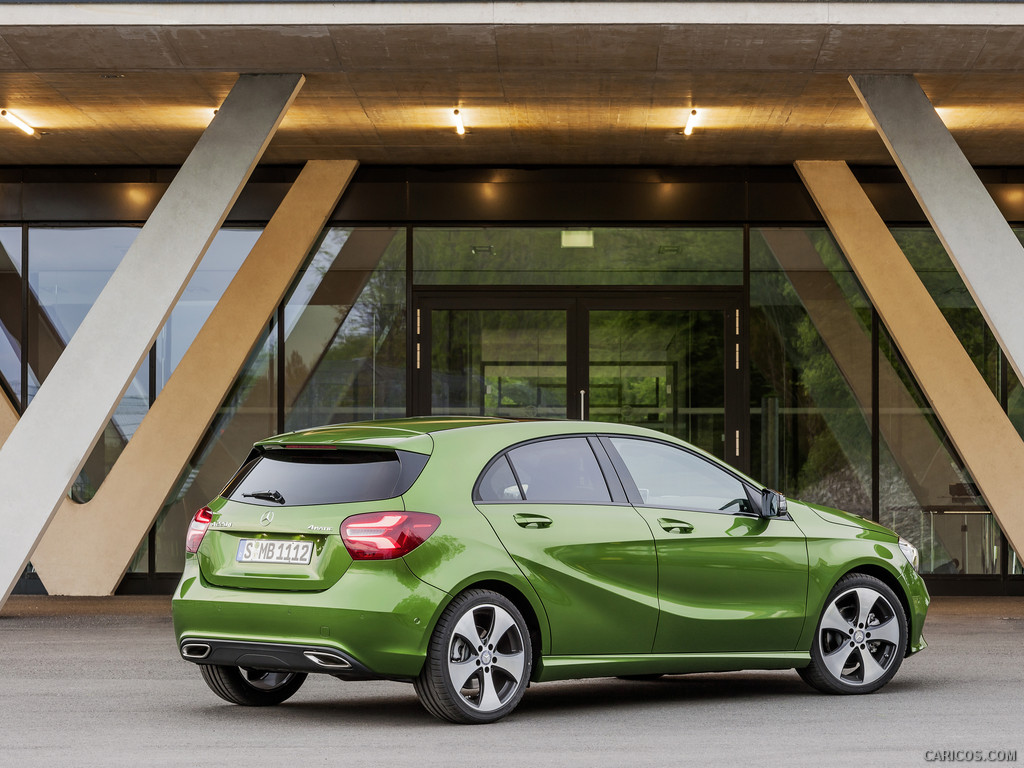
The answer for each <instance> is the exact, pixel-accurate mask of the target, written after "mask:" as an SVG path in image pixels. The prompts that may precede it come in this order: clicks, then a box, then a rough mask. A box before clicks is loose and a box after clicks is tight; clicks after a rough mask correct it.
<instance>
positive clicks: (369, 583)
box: [171, 558, 448, 679]
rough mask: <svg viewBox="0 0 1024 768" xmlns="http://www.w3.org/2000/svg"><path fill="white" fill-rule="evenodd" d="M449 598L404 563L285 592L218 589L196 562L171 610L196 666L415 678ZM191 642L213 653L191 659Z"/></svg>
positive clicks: (371, 565) (369, 567)
mask: <svg viewBox="0 0 1024 768" xmlns="http://www.w3.org/2000/svg"><path fill="white" fill-rule="evenodd" d="M447 600H448V595H447V594H446V593H444V592H442V591H441V590H439V589H436V588H435V587H432V586H430V585H429V584H426V583H424V582H423V581H421V580H420V579H418V578H417V577H416V576H414V575H413V574H412V572H411V571H410V570H409V568H408V566H407V565H406V564H405V562H404V561H402V560H393V561H374V562H367V563H355V564H353V566H352V567H351V568H349V569H348V571H347V572H346V573H345V575H344V577H342V578H341V579H340V580H339V581H338V582H337V583H336V584H334V585H333V586H332V587H330V588H329V589H326V590H323V591H319V592H306V591H295V592H285V591H271V590H257V589H236V588H232V587H219V586H216V585H212V584H209V583H208V582H206V581H205V580H204V579H203V578H202V575H201V574H200V571H199V567H198V565H196V561H195V559H194V558H188V559H187V560H186V562H185V572H184V573H183V575H182V579H181V582H180V583H179V584H178V588H177V590H176V591H175V593H174V599H173V601H172V604H171V605H172V614H173V618H174V632H175V636H176V638H177V641H178V648H179V652H182V658H184V659H186V660H187V661H191V662H193V663H200V664H223V665H226V666H228V665H230V666H243V667H252V668H260V669H280V670H288V671H301V672H321V673H326V674H332V675H337V676H345V675H348V676H352V677H356V676H358V677H361V678H363V679H365V678H388V679H412V678H415V677H416V676H417V675H418V674H419V672H420V670H421V669H422V667H423V660H424V658H425V657H426V650H427V643H428V642H429V640H430V633H431V631H432V630H433V627H434V624H435V622H436V620H437V617H438V615H439V614H440V612H441V609H442V608H443V606H444V605H445V604H446V603H447ZM190 644H191V645H192V646H200V645H206V646H208V647H209V653H207V654H203V653H202V650H203V649H202V648H198V647H197V648H195V649H193V650H192V651H191V652H190V653H185V651H188V650H189V646H190ZM307 652H314V653H316V652H320V653H324V654H328V655H330V654H333V655H334V656H335V657H336V658H338V659H341V660H344V662H346V663H348V664H349V665H350V668H345V667H343V666H342V667H337V668H335V667H331V666H328V665H324V664H318V663H317V661H316V660H314V659H312V658H310V656H308V655H307ZM327 658H328V656H325V657H324V659H327Z"/></svg>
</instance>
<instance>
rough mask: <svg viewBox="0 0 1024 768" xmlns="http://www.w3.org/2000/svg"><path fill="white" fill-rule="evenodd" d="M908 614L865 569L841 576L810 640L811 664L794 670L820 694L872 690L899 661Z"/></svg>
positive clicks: (881, 583)
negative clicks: (864, 571)
mask: <svg viewBox="0 0 1024 768" xmlns="http://www.w3.org/2000/svg"><path fill="white" fill-rule="evenodd" d="M906 648H907V617H906V613H905V612H904V610H903V605H902V603H900V601H899V598H898V597H896V593H894V592H893V591H892V589H890V588H889V587H888V586H887V585H886V584H884V583H883V582H881V581H879V580H878V579H876V578H874V577H873V576H868V575H866V574H861V573H855V574H850V575H849V576H844V577H843V578H842V579H840V580H839V582H838V583H837V584H836V585H835V587H833V589H832V591H831V592H830V593H829V596H828V599H827V600H826V601H825V608H824V610H823V611H822V612H821V618H820V619H819V620H818V626H817V628H816V629H815V632H814V642H813V644H812V645H811V664H810V666H808V667H804V668H803V669H798V670H797V672H799V673H800V677H802V678H803V679H804V681H805V682H806V683H808V684H809V685H811V686H813V687H814V688H817V689H818V690H819V691H822V692H824V693H871V692H872V691H877V690H878V689H879V688H881V687H882V686H883V685H885V684H886V683H888V682H889V681H890V680H891V679H892V677H893V675H895V674H896V670H898V669H899V668H900V664H901V663H902V662H903V656H904V655H905V653H906Z"/></svg>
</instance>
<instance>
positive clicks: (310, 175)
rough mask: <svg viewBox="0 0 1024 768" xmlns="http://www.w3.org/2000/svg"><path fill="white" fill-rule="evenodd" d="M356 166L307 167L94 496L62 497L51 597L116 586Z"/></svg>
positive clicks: (46, 552) (47, 571)
mask: <svg viewBox="0 0 1024 768" xmlns="http://www.w3.org/2000/svg"><path fill="white" fill-rule="evenodd" d="M356 166H357V163H356V162H355V161H351V160H336V161H329V160H320V161H312V162H310V163H307V164H306V167H305V168H304V169H303V171H302V173H300V174H299V177H298V179H296V181H295V183H294V184H293V185H292V188H291V189H290V190H289V191H288V194H287V195H286V196H285V199H284V200H283V201H282V203H281V206H280V207H279V208H278V210H277V211H276V213H275V214H274V217H273V218H272V219H271V220H270V223H269V224H267V227H266V229H264V230H263V234H262V235H261V236H260V239H259V240H258V241H257V242H256V245H255V246H253V249H252V251H251V253H250V254H249V256H248V257H247V258H246V260H245V262H244V263H243V264H242V266H241V267H240V268H239V270H238V273H237V274H236V275H235V277H234V279H233V280H232V281H231V284H230V285H229V286H228V287H227V290H225V292H224V295H223V296H222V297H221V300H220V301H219V302H218V303H217V306H216V307H215V308H214V310H213V312H212V313H211V314H210V317H209V318H208V319H207V321H206V323H204V325H203V327H202V329H201V330H200V331H199V334H198V335H197V336H196V338H195V341H193V342H192V345H191V346H190V347H189V348H188V351H187V352H186V353H185V356H184V357H183V358H182V360H181V362H180V363H178V366H177V367H176V368H175V369H174V373H173V374H172V375H171V378H170V379H169V380H168V382H167V385H166V386H165V387H164V388H163V390H162V391H161V392H160V396H159V397H157V399H156V402H155V403H154V404H153V407H152V408H150V410H149V413H147V414H146V417H145V418H144V419H143V421H142V424H140V425H139V428H138V430H136V432H135V435H134V437H132V439H131V440H130V441H129V442H128V445H127V446H126V447H125V449H124V452H123V453H122V454H121V456H120V457H119V458H118V460H117V463H115V464H114V466H113V467H112V468H111V471H110V472H109V474H108V475H107V478H106V480H104V482H103V484H102V485H101V486H100V488H99V490H98V491H97V492H96V495H95V496H94V497H93V499H92V500H91V501H89V502H88V503H87V504H76V503H75V502H74V501H72V500H71V499H65V500H64V502H63V504H62V505H61V508H60V510H59V512H58V513H57V515H56V517H54V519H53V521H52V522H51V523H50V526H49V528H47V530H46V533H45V534H44V535H43V538H42V540H41V541H40V542H39V545H38V546H37V547H36V550H35V552H34V553H33V555H32V565H33V566H34V567H35V569H36V572H37V573H38V574H39V578H40V580H41V581H42V582H43V585H44V586H45V587H46V590H47V592H49V593H50V594H51V595H109V594H112V593H113V592H114V590H115V589H117V585H118V584H119V583H120V582H121V579H122V577H123V576H124V573H125V570H126V569H127V568H128V565H129V564H130V563H131V560H132V557H133V556H134V555H135V552H136V551H137V550H138V548H139V545H140V544H141V543H142V541H143V539H144V538H145V537H146V534H147V533H148V531H149V529H150V527H151V526H152V525H153V523H154V521H155V520H156V517H157V515H158V514H159V512H160V510H161V509H162V508H163V504H164V501H165V499H166V498H167V496H168V494H169V493H170V492H171V491H172V490H173V489H174V486H175V483H177V481H178V478H179V477H180V476H181V471H182V468H183V467H184V466H185V465H186V464H187V463H188V460H189V458H190V457H191V456H192V454H193V452H194V451H195V449H196V448H197V446H198V445H199V442H200V441H201V440H202V438H203V435H204V434H205V433H206V430H207V428H208V427H209V425H210V422H211V421H212V420H213V417H214V415H215V414H216V412H217V409H218V408H219V407H220V404H221V402H222V401H223V400H224V397H225V396H226V395H227V393H228V391H229V390H230V388H231V385H232V384H234V382H235V379H236V378H237V377H238V374H239V372H240V371H241V370H242V367H243V366H244V365H245V362H246V360H247V359H248V358H249V355H250V354H251V353H252V350H253V347H254V346H255V345H256V343H257V341H258V340H259V338H260V336H261V334H262V333H263V331H264V329H265V328H266V326H267V322H268V321H269V320H270V318H271V317H272V316H273V313H274V311H275V309H276V308H277V305H278V304H279V303H280V302H281V300H282V299H283V298H284V295H285V293H286V292H287V290H288V287H289V286H290V285H291V283H292V281H293V280H294V279H295V275H296V274H297V273H298V271H299V269H300V268H301V267H302V263H303V262H304V261H305V258H306V256H307V255H308V254H309V251H310V249H311V248H312V247H313V246H314V245H315V244H316V241H317V239H318V238H319V237H320V234H321V232H323V228H324V225H325V224H326V223H327V218H328V217H329V216H330V215H331V212H332V211H333V210H334V208H335V206H336V205H337V204H338V200H339V198H340V197H341V195H342V192H344V190H345V187H346V186H347V185H348V182H349V180H350V179H351V178H352V174H353V173H354V172H355V169H356ZM232 469H234V468H232Z"/></svg>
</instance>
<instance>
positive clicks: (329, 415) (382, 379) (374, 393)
mask: <svg viewBox="0 0 1024 768" xmlns="http://www.w3.org/2000/svg"><path fill="white" fill-rule="evenodd" d="M350 233H351V230H344V229H332V230H330V231H329V232H328V234H327V237H326V238H325V240H324V243H323V244H322V245H321V248H320V251H319V254H318V257H317V258H316V259H314V261H313V262H312V264H311V266H310V268H309V270H307V273H306V275H305V276H304V278H303V280H304V281H306V282H307V283H309V284H310V287H309V288H308V293H309V298H310V299H312V300H314V301H316V302H318V304H317V305H313V304H309V305H306V306H304V307H300V309H299V311H300V312H302V311H305V310H306V309H312V310H313V311H316V310H317V309H320V308H322V309H325V310H328V311H327V312H322V313H320V314H318V315H316V321H317V323H318V324H319V325H321V326H323V327H322V328H321V329H320V330H321V332H322V331H324V330H326V333H325V334H324V335H323V337H324V338H325V339H328V341H327V342H326V346H325V347H323V349H322V350H321V352H320V354H319V357H315V358H311V357H309V356H307V357H305V358H304V357H303V356H301V355H299V354H297V353H289V354H288V357H287V358H286V372H285V375H286V377H287V378H286V381H288V382H289V387H288V388H289V390H290V391H296V392H297V395H296V397H295V401H294V403H288V404H287V406H286V407H287V415H286V422H287V427H288V429H299V428H302V427H307V426H317V425H322V424H329V423H338V422H345V421H356V420H361V419H371V418H384V417H394V416H404V415H405V400H406V394H405V359H406V347H405V332H406V331H405V324H406V321H405V312H406V307H405V237H404V230H391V231H390V232H389V233H388V234H387V236H388V237H389V238H390V242H389V243H387V245H386V247H384V250H383V252H382V253H381V254H380V259H379V261H377V262H376V263H375V264H374V265H373V269H372V272H371V273H370V274H369V276H368V277H367V279H366V282H365V284H364V285H363V288H362V290H361V291H360V292H359V295H358V297H357V298H356V300H355V301H354V302H353V303H351V304H349V303H347V302H346V301H344V300H343V298H342V297H341V296H339V295H334V294H333V293H332V290H331V288H332V286H333V285H334V284H336V283H337V284H338V286H339V291H344V290H346V289H351V283H352V281H355V280H358V279H359V272H358V270H351V269H346V265H345V264H343V263H342V264H336V263H334V262H335V259H337V258H339V257H340V258H344V257H345V254H344V253H343V252H342V249H343V247H344V245H345V243H346V241H347V240H348V238H349V235H350ZM321 256H323V257H324V258H320V257H321ZM332 281H333V282H332ZM346 281H347V282H348V283H349V284H348V285H343V283H345V282H346ZM287 346H288V343H287V342H286V350H287ZM307 352H308V350H307Z"/></svg>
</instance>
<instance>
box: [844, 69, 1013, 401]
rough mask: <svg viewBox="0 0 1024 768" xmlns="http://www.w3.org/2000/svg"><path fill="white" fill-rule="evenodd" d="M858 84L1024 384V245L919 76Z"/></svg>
mask: <svg viewBox="0 0 1024 768" xmlns="http://www.w3.org/2000/svg"><path fill="white" fill-rule="evenodd" d="M850 84H851V85H852V86H853V89H854V91H856V93H857V97H858V98H859V99H860V100H861V103H862V104H863V105H864V108H865V109H866V110H867V111H868V114H869V115H870V116H871V121H872V122H873V123H874V124H875V128H876V129H877V130H878V133H879V135H880V136H881V137H882V141H884V142H885V146H886V147H887V148H888V149H889V153H890V154H891V155H892V157H893V160H895V161H896V164H897V165H898V166H899V169H900V172H901V173H902V174H903V178H904V179H906V181H907V184H908V185H909V186H910V189H911V190H912V191H913V193H914V197H916V198H917V202H918V203H919V204H920V205H921V209H922V210H923V211H924V214H925V216H927V217H928V221H930V222H931V225H932V228H933V229H934V230H935V233H936V234H937V235H938V236H939V239H940V240H941V241H942V245H943V247H945V249H946V253H948V254H949V257H950V258H951V259H952V261H953V265H954V266H955V267H956V269H957V271H958V272H959V273H960V277H962V278H963V281H964V285H966V286H967V290H968V291H970V292H971V296H972V297H973V298H974V303H975V304H977V305H978V309H979V310H981V314H982V315H983V316H984V318H985V321H986V322H987V323H988V326H989V328H991V329H992V333H993V334H995V337H996V340H997V341H998V342H999V346H1000V347H1002V349H1003V352H1004V353H1006V357H1007V358H1008V360H1009V362H1010V365H1011V366H1012V367H1013V370H1014V371H1015V372H1016V373H1017V377H1018V378H1019V379H1020V380H1021V381H1024V323H1022V322H1020V310H1019V303H1020V287H1021V286H1022V285H1024V246H1021V243H1020V241H1019V240H1018V239H1017V236H1016V235H1015V234H1014V233H1013V231H1012V230H1011V229H1010V226H1009V225H1008V224H1007V223H1006V219H1005V218H1004V217H1003V215H1002V214H1001V213H1000V212H999V208H997V207H996V204H995V202H994V201H993V200H992V197H991V195H989V193H988V191H987V190H986V189H985V187H984V185H983V184H982V183H981V180H980V179H979V178H978V174H977V173H975V172H974V168H973V167H972V166H971V164H970V163H969V162H968V161H967V158H966V157H965V156H964V153H963V152H962V151H961V149H960V147H959V146H958V145H957V143H956V141H955V140H954V139H953V137H952V135H950V133H949V130H948V129H947V128H946V126H945V125H944V124H943V122H942V120H941V118H939V115H938V113H937V112H936V111H935V108H934V107H933V106H932V103H931V102H930V101H929V100H928V97H927V96H926V95H925V93H924V91H923V90H921V86H920V85H919V84H918V82H917V80H916V79H915V78H914V76H913V75H854V76H852V77H850Z"/></svg>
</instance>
